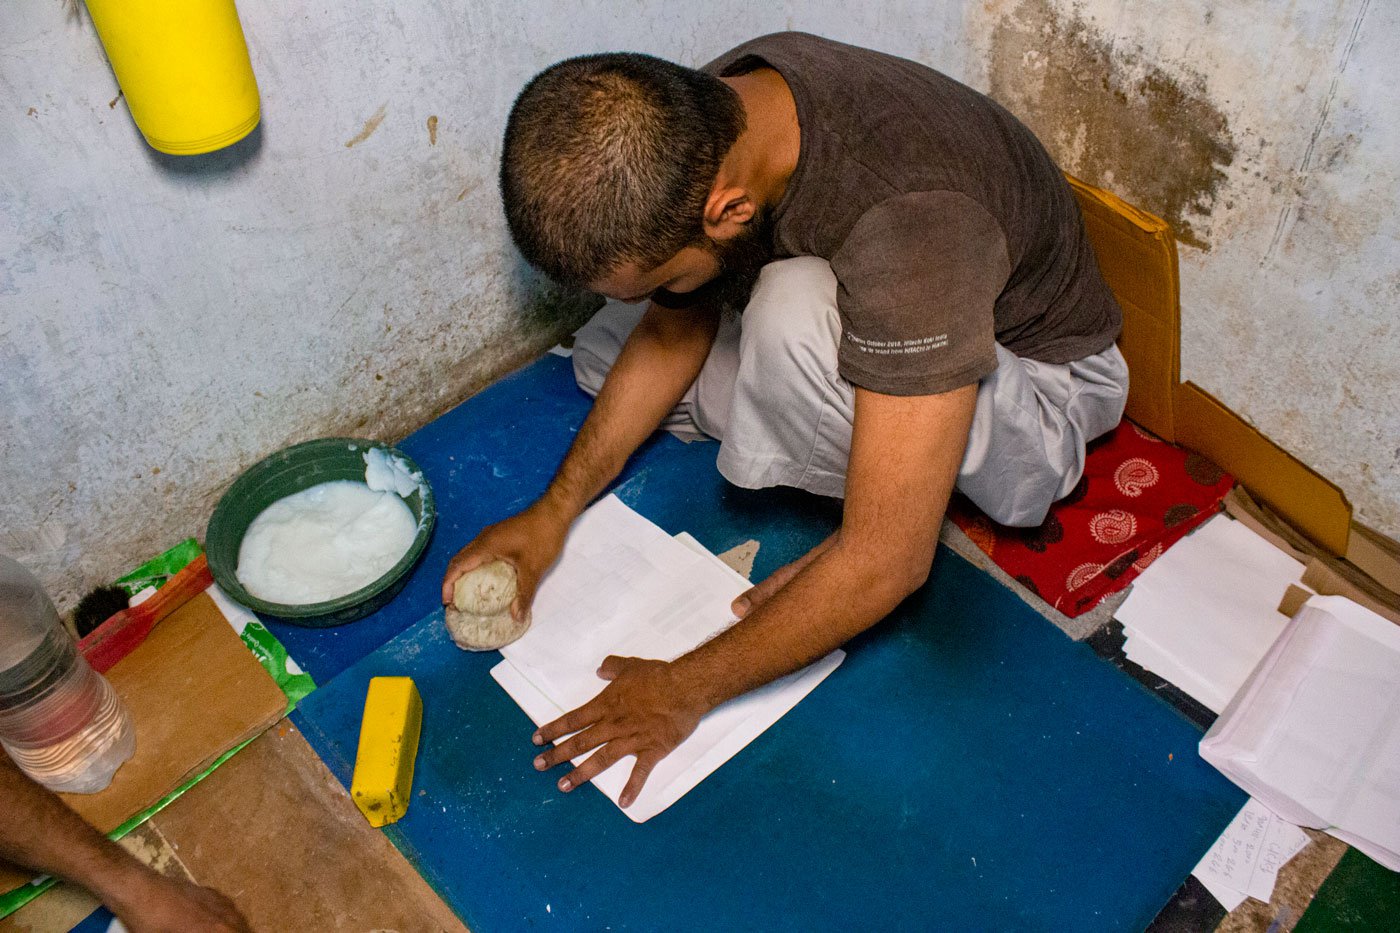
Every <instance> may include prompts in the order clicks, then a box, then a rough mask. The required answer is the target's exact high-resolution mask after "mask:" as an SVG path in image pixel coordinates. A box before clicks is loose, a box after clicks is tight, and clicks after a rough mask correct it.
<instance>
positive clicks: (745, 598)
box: [729, 531, 840, 619]
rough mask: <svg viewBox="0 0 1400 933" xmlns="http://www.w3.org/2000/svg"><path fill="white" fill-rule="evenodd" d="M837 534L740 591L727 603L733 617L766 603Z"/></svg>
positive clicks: (818, 554) (741, 615)
mask: <svg viewBox="0 0 1400 933" xmlns="http://www.w3.org/2000/svg"><path fill="white" fill-rule="evenodd" d="M838 534H840V532H839V531H838V532H834V533H833V534H832V535H831V537H829V538H827V539H826V540H825V541H823V542H822V543H821V544H818V545H817V546H816V547H814V548H812V549H811V550H810V551H808V552H807V553H806V554H803V555H802V556H801V557H799V558H798V559H797V560H795V561H793V562H792V563H790V564H788V565H786V566H784V567H779V568H778V569H777V570H775V571H773V572H772V573H770V574H769V575H768V577H767V579H765V580H764V581H763V582H762V583H759V584H757V585H755V586H752V587H750V588H749V589H747V590H745V591H744V592H742V593H740V594H739V596H738V597H737V598H736V599H735V600H734V602H732V603H730V604H729V608H730V611H732V612H733V613H734V616H735V618H738V619H742V618H743V617H744V616H746V615H748V614H749V613H750V612H752V611H753V610H754V608H755V607H757V606H761V605H763V604H764V603H766V602H767V601H768V600H769V598H770V597H772V595H773V594H774V593H776V592H778V590H780V589H782V588H783V587H784V586H786V585H787V582H788V581H789V580H791V579H792V578H793V577H795V576H797V575H798V574H799V573H801V572H802V569H803V568H804V567H806V566H807V565H808V564H810V563H811V562H812V561H814V560H816V559H817V558H818V557H819V556H820V555H821V553H822V551H825V550H826V549H827V548H829V547H831V545H832V543H833V542H835V540H836V536H837V535H838Z"/></svg>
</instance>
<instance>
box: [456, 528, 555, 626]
mask: <svg viewBox="0 0 1400 933" xmlns="http://www.w3.org/2000/svg"><path fill="white" fill-rule="evenodd" d="M569 523H570V518H565V517H564V516H562V515H559V514H557V513H556V512H554V511H553V510H552V509H551V508H550V507H549V506H548V505H547V504H545V503H544V502H543V501H540V502H536V503H535V504H534V505H532V506H530V507H529V508H528V509H526V510H525V511H523V512H521V513H519V514H518V515H512V516H511V517H510V518H507V519H504V520H503V521H499V522H497V523H496V524H494V525H488V526H487V527H485V528H483V529H482V530H481V534H479V535H477V536H476V538H475V539H473V540H472V542H471V543H470V544H468V545H467V546H466V547H464V548H462V549H461V550H460V551H458V552H457V556H455V557H453V558H452V560H451V562H450V563H448V565H447V573H445V574H444V575H443V578H442V602H443V605H450V604H451V603H452V591H453V588H454V587H455V586H456V585H457V579H458V578H459V577H461V576H462V575H463V574H466V573H470V572H471V571H473V570H475V569H476V568H477V567H480V566H481V565H482V564H485V563H489V562H490V561H493V560H496V559H500V560H504V561H506V562H508V563H509V564H511V565H512V566H513V567H515V593H516V595H515V601H514V602H513V603H511V606H510V611H511V615H513V616H514V617H515V618H516V619H520V618H522V616H523V615H524V613H525V612H527V611H528V610H529V608H530V604H531V602H533V601H534V598H535V588H536V587H537V586H539V582H540V578H541V577H543V576H544V574H545V571H547V570H549V568H550V566H551V565H553V563H554V561H555V560H557V559H558V557H559V552H560V551H561V550H563V547H564V536H565V535H566V534H568V531H569Z"/></svg>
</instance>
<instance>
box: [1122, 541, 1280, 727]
mask: <svg viewBox="0 0 1400 933" xmlns="http://www.w3.org/2000/svg"><path fill="white" fill-rule="evenodd" d="M1302 574H1303V565H1302V564H1301V563H1299V562H1298V561H1296V560H1294V559H1293V558H1292V557H1290V556H1289V555H1287V554H1285V553H1283V552H1282V551H1280V550H1279V549H1278V548H1276V547H1274V546H1273V545H1272V544H1270V543H1269V542H1268V541H1266V540H1265V539H1264V538H1262V537H1260V536H1259V535H1257V534H1255V533H1254V532H1253V531H1251V530H1250V529H1249V528H1247V527H1245V526H1244V525H1242V524H1240V523H1239V522H1237V521H1235V520H1233V519H1231V518H1229V517H1228V516H1225V515H1217V516H1216V517H1215V518H1212V519H1211V520H1210V521H1208V522H1206V523H1205V524H1204V525H1202V526H1201V527H1200V528H1198V529H1196V531H1195V532H1193V533H1192V534H1190V535H1188V536H1187V537H1185V538H1183V539H1182V540H1181V541H1179V542H1177V543H1176V544H1175V545H1173V546H1172V547H1171V548H1170V549H1169V550H1168V551H1167V552H1166V553H1165V554H1163V555H1162V556H1161V557H1159V558H1157V560H1156V561H1154V562H1153V564H1152V566H1150V567H1148V568H1147V570H1146V571H1144V572H1143V574H1142V575H1141V576H1140V577H1138V578H1137V580H1135V581H1134V582H1133V590H1132V592H1131V593H1130V594H1129V595H1128V598H1127V599H1126V600H1125V601H1124V602H1123V605H1122V606H1120V607H1119V608H1118V611H1117V612H1116V613H1114V616H1115V618H1117V619H1118V621H1119V622H1121V623H1123V630H1124V633H1125V634H1126V635H1127V642H1126V643H1125V644H1124V646H1123V651H1124V653H1125V654H1126V655H1127V656H1128V658H1129V659H1130V660H1132V661H1133V662H1135V663H1137V664H1139V665H1141V666H1142V667H1145V668H1146V669H1148V670H1150V671H1152V672H1154V673H1155V674H1157V675H1158V676H1160V677H1162V678H1163V679H1164V680H1168V681H1170V682H1171V683H1173V684H1176V685H1177V686H1178V687H1180V688H1181V689H1182V690H1184V691H1186V692H1187V693H1188V694H1190V695H1191V696H1193V697H1195V698H1196V699H1197V700H1199V701H1200V702H1201V703H1202V704H1204V705H1205V706H1207V707H1209V708H1210V710H1211V711H1212V712H1216V713H1218V712H1220V711H1221V710H1223V709H1224V708H1225V704H1227V703H1229V702H1230V698H1231V697H1233V696H1234V695H1235V692H1236V691H1237V690H1239V688H1240V685H1241V684H1243V683H1244V681H1245V678H1247V677H1248V676H1249V672H1250V671H1252V670H1253V669H1254V666H1255V665H1256V664H1258V663H1259V659H1260V658H1262V657H1263V656H1264V653H1265V652H1267V651H1268V650H1269V646H1270V645H1272V644H1273V643H1274V640H1275V639H1277V638H1278V636H1279V634H1280V633H1282V631H1283V628H1284V625H1285V624H1286V622H1287V620H1286V619H1285V618H1284V617H1283V616H1282V615H1280V614H1279V612H1278V604H1279V600H1280V599H1281V598H1282V597H1283V593H1284V590H1286V589H1287V588H1288V584H1290V583H1294V582H1296V581H1297V580H1298V578H1299V577H1301V576H1302Z"/></svg>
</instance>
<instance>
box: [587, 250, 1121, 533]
mask: <svg viewBox="0 0 1400 933" xmlns="http://www.w3.org/2000/svg"><path fill="white" fill-rule="evenodd" d="M645 310H646V306H645V304H637V305H626V304H623V303H621V302H618V301H610V302H608V303H607V304H606V305H605V306H604V307H603V308H602V309H601V310H600V311H599V312H598V313H597V315H595V316H594V318H593V319H592V320H591V321H589V322H588V323H587V324H586V325H584V326H583V328H581V329H580V330H579V331H578V333H577V335H576V339H575V342H574V353H573V361H574V376H575V378H576V379H577V380H578V384H579V387H580V388H582V389H583V390H584V391H585V392H587V393H589V394H590V395H595V396H596V395H597V394H598V390H599V389H600V388H602V385H603V380H604V378H605V377H606V376H607V373H608V370H609V369H610V368H611V367H612V364H613V363H614V362H615V361H616V359H617V357H618V354H619V353H620V352H621V350H622V345H623V343H624V342H625V341H626V339H627V336H628V335H629V334H630V333H631V332H632V328H633V327H635V326H636V324H637V322H638V321H639V320H641V317H642V314H643V313H644V312H645ZM840 338H841V321H840V317H839V316H838V314H837V310H836V276H835V275H834V274H833V273H832V271H831V266H830V265H829V264H827V262H826V261H825V260H823V259H818V258H816V257H811V256H802V257H798V258H796V259H785V260H782V261H780V262H774V263H770V264H769V265H768V266H765V267H764V269H763V272H762V274H761V275H760V276H759V278H758V282H757V284H756V285H755V286H754V291H753V295H752V297H751V298H750V300H749V304H748V306H747V307H746V308H745V310H744V314H743V316H742V319H726V320H725V321H723V322H722V323H721V325H720V329H719V333H718V335H717V336H716V337H715V343H714V346H713V348H712V349H711V350H710V355H709V357H708V358H707V359H706V360H705V365H704V367H703V368H702V369H701V370H700V375H699V376H698V377H697V378H696V380H695V382H694V384H692V385H691V387H690V389H689V390H688V391H687V392H686V394H685V397H684V398H683V399H682V400H681V402H680V404H679V405H677V406H676V408H675V410H674V411H672V412H671V414H670V415H669V416H668V417H667V418H666V420H665V422H663V425H662V426H663V427H664V428H666V429H667V430H669V431H671V432H672V433H675V434H677V435H678V436H680V437H682V438H685V439H690V438H694V437H700V436H709V437H713V438H715V439H717V440H718V441H719V442H720V449H719V471H720V473H721V474H723V475H724V477H725V478H726V479H727V480H729V481H730V482H731V483H734V484H735V485H736V486H743V487H745V488H747V489H761V488H764V487H767V486H796V487H798V488H800V489H805V490H808V491H809V492H814V493H818V494H819V495H824V496H836V497H841V496H843V494H844V491H845V485H846V463H847V460H848V459H849V457H850V451H851V426H852V422H853V420H854V411H855V389H854V387H853V386H852V385H851V384H850V383H849V382H847V381H846V380H845V379H843V378H841V376H840V375H839V374H838V373H837V371H836V353H837V347H838V346H839V344H840ZM1127 396H1128V367H1127V364H1126V363H1125V362H1124V361H1123V355H1122V354H1121V353H1120V352H1119V351H1118V348H1117V347H1116V346H1111V347H1109V348H1108V349H1107V350H1105V351H1103V352H1102V353H1097V354H1094V355H1093V356H1090V357H1086V358H1084V359H1082V360H1076V361H1075V362H1073V363H1069V364H1066V365H1055V364H1051V363H1041V362H1037V361H1036V360H1029V359H1024V358H1022V357H1018V356H1016V355H1015V354H1014V353H1012V352H1011V351H1009V350H1007V349H1006V348H1005V347H1002V346H997V368H996V371H995V372H993V373H992V374H991V375H989V376H987V377H986V378H985V379H983V380H982V382H981V383H980V384H979V385H978V389H977V408H976V412H975V414H974V415H973V419H972V429H971V431H970V432H969V434H968V442H967V452H966V453H965V454H964V455H963V461H962V465H961V467H959V469H958V479H957V488H958V489H959V490H961V491H962V492H963V494H965V495H966V496H967V497H968V498H969V499H971V500H972V501H973V502H974V503H976V504H977V506H978V507H979V508H981V509H982V510H983V511H984V512H986V513H987V514H988V515H989V516H991V517H992V518H993V519H994V520H996V521H998V522H1000V523H1001V524H1003V525H1013V526H1021V527H1034V526H1036V525H1039V524H1040V523H1041V522H1043V521H1044V520H1045V515H1046V512H1047V510H1048V509H1049V508H1050V505H1051V503H1053V502H1055V501H1056V500H1057V499H1061V498H1063V497H1064V496H1067V495H1068V494H1069V493H1070V491H1071V490H1072V489H1074V486H1075V484H1076V483H1078V482H1079V478H1080V476H1081V475H1082V474H1083V472H1084V446H1085V444H1087V443H1088V442H1089V441H1091V440H1093V439H1094V438H1096V437H1098V436H1099V435H1100V434H1103V433H1105V432H1107V431H1109V430H1112V428H1113V427H1114V426H1115V425H1117V424H1118V421H1119V419H1120V418H1121V417H1122V415H1123V405H1124V403H1125V402H1126V400H1127Z"/></svg>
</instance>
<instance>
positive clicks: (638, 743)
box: [535, 385, 977, 806]
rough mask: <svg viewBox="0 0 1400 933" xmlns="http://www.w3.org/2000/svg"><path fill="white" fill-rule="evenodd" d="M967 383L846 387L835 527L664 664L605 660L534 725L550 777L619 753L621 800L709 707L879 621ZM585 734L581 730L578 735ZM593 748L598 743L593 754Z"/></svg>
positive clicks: (944, 489) (905, 564) (920, 529)
mask: <svg viewBox="0 0 1400 933" xmlns="http://www.w3.org/2000/svg"><path fill="white" fill-rule="evenodd" d="M976 399H977V387H976V386H975V385H969V386H965V387H963V388H961V389H956V390H954V391H951V392H947V393H944V394H941V395H930V396H915V397H899V396H889V395H881V394H879V393H875V392H870V391H867V390H865V389H860V388H857V390H856V407H855V427H854V432H853V436H852V442H851V456H850V461H849V466H848V469H847V480H846V503H845V509H844V512H843V515H842V521H841V529H840V531H839V532H837V534H836V535H834V536H833V537H832V538H831V539H830V540H829V541H828V542H826V543H825V544H823V545H822V546H819V547H818V548H817V549H814V552H813V554H811V555H809V557H810V560H809V561H808V562H807V563H806V564H805V566H800V567H799V568H798V569H797V571H796V573H795V574H794V575H793V576H792V577H791V578H790V579H789V580H788V581H787V583H786V584H785V585H783V586H782V587H781V588H779V589H778V590H777V591H776V592H773V593H769V594H765V595H766V596H767V598H766V599H764V600H763V601H761V602H756V604H755V605H754V608H752V609H751V610H750V611H749V612H748V613H747V614H746V615H745V616H744V617H743V618H742V619H741V620H740V621H739V622H737V623H736V624H735V625H734V626H732V627H731V628H729V629H728V630H727V631H725V632H723V633H722V634H720V635H719V636H717V637H716V638H714V639H713V640H711V641H709V642H707V643H706V644H704V645H702V646H700V647H699V648H697V649H695V650H694V651H692V652H690V653H689V654H686V655H683V656H682V657H680V658H678V659H676V660H675V661H672V662H669V663H668V662H664V661H652V660H644V659H638V658H618V657H610V658H608V659H606V660H605V661H604V662H603V666H602V668H601V669H600V670H599V674H600V676H602V677H604V678H605V679H608V680H611V681H612V682H611V683H610V684H608V686H607V687H605V688H604V689H603V691H602V692H601V693H599V694H598V696H596V697H595V698H594V699H593V700H591V701H589V702H588V703H586V704H584V705H583V706H582V707H580V708H579V709H576V710H574V711H572V712H570V713H568V714H566V715H564V716H563V717H561V718H559V719H557V720H555V721H554V722H551V723H548V724H546V725H545V726H542V727H541V728H540V729H539V731H538V732H537V733H536V734H535V740H536V742H537V744H545V743H548V742H552V741H555V740H557V739H560V738H562V737H563V736H566V735H569V734H570V733H574V732H577V733H578V734H577V735H574V736H573V737H572V738H569V739H567V740H566V741H563V742H561V743H560V744H559V745H557V746H555V747H554V748H551V749H549V750H547V751H544V752H542V753H541V754H540V756H539V758H538V759H537V761H536V767H538V768H541V769H543V768H550V767H553V766H555V765H557V764H560V763H562V762H564V761H567V760H569V759H572V758H576V757H578V756H580V755H582V754H584V753H586V752H588V751H589V750H590V749H594V748H597V749H598V750H597V751H595V752H594V753H593V755H592V756H590V757H589V758H588V760H587V761H585V762H584V763H583V764H582V765H580V766H579V767H577V768H576V769H574V770H573V771H571V772H570V773H569V774H567V775H565V776H564V777H563V778H561V779H560V782H559V786H560V789H562V790H570V789H572V788H574V787H577V786H579V785H580V784H582V783H584V782H586V781H589V780H591V779H592V778H593V777H595V776H596V775H598V774H600V773H601V772H602V771H604V770H605V769H607V768H608V767H610V766H611V765H612V764H614V763H615V762H617V761H618V760H619V759H621V758H623V757H625V756H627V755H635V756H636V765H635V766H634V767H633V771H632V775H631V778H630V780H629V781H628V783H627V786H626V788H625V789H624V790H623V793H622V797H621V800H620V802H621V803H622V805H623V806H627V805H628V804H630V803H631V802H632V801H633V800H635V799H636V797H637V794H638V793H639V792H640V791H641V788H642V785H643V784H644V783H645V781H646V779H647V776H648V775H649V774H650V773H651V770H652V768H654V767H655V766H656V763H657V762H658V761H660V760H661V759H662V758H664V757H665V756H666V755H667V754H669V753H670V752H671V750H672V749H674V748H675V747H676V746H677V745H679V744H680V743H681V742H682V741H684V740H685V738H686V737H687V736H688V735H689V734H690V733H691V732H692V731H694V729H695V726H696V725H697V724H698V723H699V721H700V718H701V717H702V716H703V715H704V714H705V713H707V712H709V711H710V710H711V709H713V708H714V707H716V706H718V705H719V704H720V703H723V702H724V701H726V700H728V699H731V698H733V697H735V696H738V695H739V694H741V693H745V692H747V691H749V690H752V689H754V688H756V687H758V686H761V685H763V684H766V683H768V682H770V681H773V680H776V679H777V678H779V677H781V676H783V675H784V674H788V673H791V672H792V671H795V670H798V669H799V668H801V667H803V666H805V665H807V664H810V663H811V662H813V661H815V660H817V659H818V658H820V657H822V656H823V655H825V654H826V653H828V652H830V651H832V650H833V649H835V648H837V647H839V646H841V645H842V644H844V643H845V642H847V641H849V640H850V639H851V638H853V637H854V636H855V635H857V634H859V633H860V632H862V631H864V630H865V629H867V628H870V627H871V626H872V625H874V624H875V623H876V622H878V621H880V620H881V619H883V618H884V617H885V616H886V615H887V614H889V612H890V611H891V610H893V609H894V608H895V607H896V606H897V605H899V603H900V602H901V601H902V600H903V599H904V598H905V597H906V596H908V595H909V594H910V593H912V592H913V591H914V590H916V589H917V588H918V587H919V586H920V585H921V584H922V583H923V581H924V580H925V579H926V578H927V576H928V571H929V566H930V564H931V563H932V561H933V553H934V549H935V548H936V547H937V544H938V531H939V528H940V526H941V525H942V521H943V512H944V510H945V508H946V507H947V504H948V499H949V497H950V496H951V495H952V491H953V484H954V482H955V481H956V479H957V471H958V466H959V464H960V463H961V462H962V456H963V450H964V448H965V447H966V445H967V435H968V431H969V429H970V427H971V425H972V415H973V411H974V408H975V404H976ZM580 730H586V731H580ZM600 746H601V747H600Z"/></svg>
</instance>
